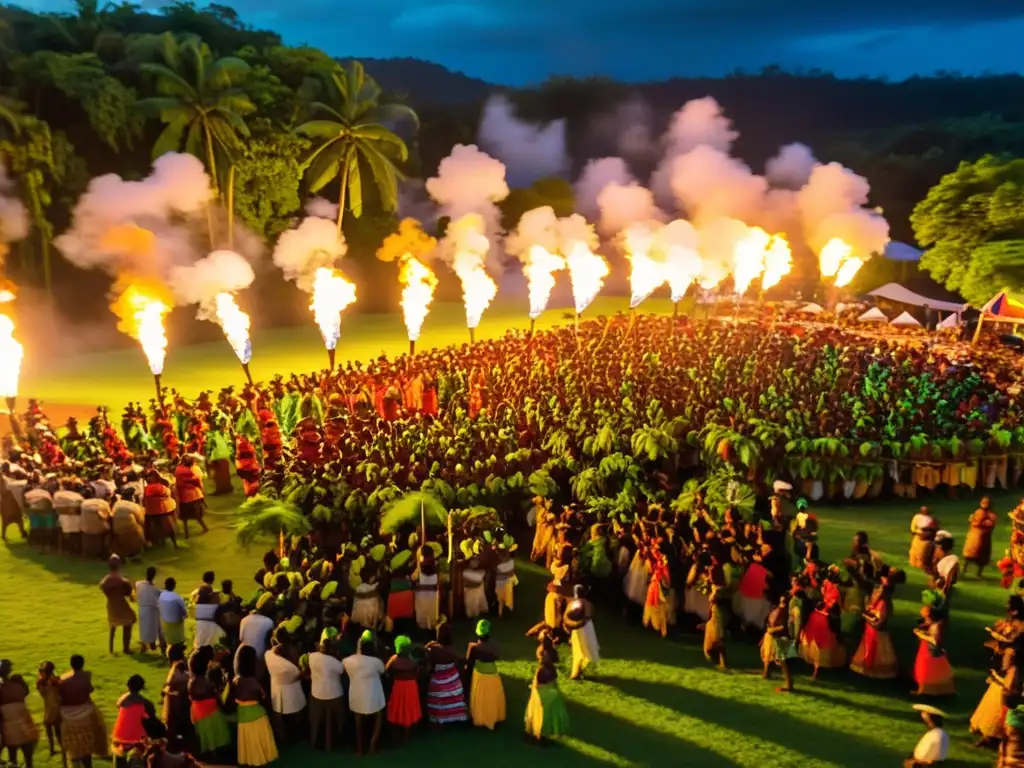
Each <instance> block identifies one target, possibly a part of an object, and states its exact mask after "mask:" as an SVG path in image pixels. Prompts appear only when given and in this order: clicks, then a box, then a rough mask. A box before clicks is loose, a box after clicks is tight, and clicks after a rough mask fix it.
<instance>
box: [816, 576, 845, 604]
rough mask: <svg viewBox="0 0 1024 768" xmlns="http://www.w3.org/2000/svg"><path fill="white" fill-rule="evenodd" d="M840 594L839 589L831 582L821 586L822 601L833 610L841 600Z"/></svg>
mask: <svg viewBox="0 0 1024 768" xmlns="http://www.w3.org/2000/svg"><path fill="white" fill-rule="evenodd" d="M841 597H842V596H841V595H840V594H839V587H838V586H836V585H835V584H833V583H832V582H831V581H826V582H825V583H824V584H822V585H821V599H822V602H824V603H825V606H826V607H828V608H831V607H832V606H833V605H835V604H836V603H838V602H839V601H840V599H841Z"/></svg>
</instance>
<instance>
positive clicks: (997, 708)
mask: <svg viewBox="0 0 1024 768" xmlns="http://www.w3.org/2000/svg"><path fill="white" fill-rule="evenodd" d="M1005 720H1006V707H1004V706H1003V689H1002V688H1001V687H1000V686H999V685H998V684H997V683H989V685H988V690H987V691H985V695H984V696H982V697H981V702H980V703H979V704H978V708H977V709H976V710H974V714H973V715H971V732H972V733H977V734H979V735H981V736H983V737H985V738H986V739H1002V738H1003V733H1004V732H1005V728H1004V727H1003V722H1004V721H1005Z"/></svg>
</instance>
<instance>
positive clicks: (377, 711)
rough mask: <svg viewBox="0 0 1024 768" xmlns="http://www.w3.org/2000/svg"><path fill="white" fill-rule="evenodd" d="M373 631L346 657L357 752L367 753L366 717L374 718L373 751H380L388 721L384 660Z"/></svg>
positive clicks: (371, 744) (371, 748) (345, 663)
mask: <svg viewBox="0 0 1024 768" xmlns="http://www.w3.org/2000/svg"><path fill="white" fill-rule="evenodd" d="M373 645H374V639H373V632H371V631H370V630H366V631H365V632H363V634H362V636H361V637H360V638H359V645H358V647H357V649H356V652H355V653H354V654H352V655H351V656H346V657H345V659H344V661H343V662H342V663H343V664H344V665H345V674H347V675H348V679H349V686H348V703H349V708H350V709H351V710H352V712H354V713H355V716H356V754H357V755H359V756H362V754H363V739H364V737H365V735H366V734H365V731H366V725H365V723H366V719H367V718H372V720H373V735H372V736H370V754H371V755H372V754H375V753H376V752H377V742H378V741H380V731H381V727H382V725H383V723H384V708H385V707H386V706H387V704H388V702H387V699H386V698H385V697H384V675H385V673H386V669H385V667H384V662H383V661H381V660H380V659H378V658H377V657H376V656H374V655H373Z"/></svg>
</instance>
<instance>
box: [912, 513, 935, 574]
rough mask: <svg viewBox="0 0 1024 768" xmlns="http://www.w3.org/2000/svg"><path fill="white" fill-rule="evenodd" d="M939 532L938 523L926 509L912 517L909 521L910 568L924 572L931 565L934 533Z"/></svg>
mask: <svg viewBox="0 0 1024 768" xmlns="http://www.w3.org/2000/svg"><path fill="white" fill-rule="evenodd" d="M938 530H939V521H938V520H936V519H935V518H934V517H932V515H931V513H929V511H928V507H921V510H920V511H919V512H918V513H917V514H916V515H914V518H913V519H912V520H911V521H910V533H911V540H910V555H909V559H910V567H911V568H919V569H921V570H926V569H928V568H930V567H931V565H932V553H933V552H934V546H935V545H934V541H935V533H936V532H937V531H938Z"/></svg>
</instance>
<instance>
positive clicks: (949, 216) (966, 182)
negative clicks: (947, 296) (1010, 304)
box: [911, 155, 1024, 304]
mask: <svg viewBox="0 0 1024 768" xmlns="http://www.w3.org/2000/svg"><path fill="white" fill-rule="evenodd" d="M911 223H912V224H913V225H914V233H915V234H916V236H917V240H918V242H919V243H920V244H921V245H923V246H925V247H926V248H927V249H928V250H927V251H925V254H924V256H923V257H922V258H921V266H922V268H924V269H926V270H928V271H929V272H930V273H931V274H932V276H933V277H934V278H935V279H936V280H939V281H940V282H942V283H944V284H945V286H946V287H947V288H949V289H951V290H954V291H960V292H961V293H962V295H963V297H964V298H965V299H967V300H968V301H970V302H972V303H976V304H981V303H984V302H985V301H987V300H988V299H990V298H992V296H993V295H994V294H995V293H996V292H997V291H1000V290H1002V289H1003V288H1011V289H1020V288H1022V287H1024V263H1022V259H1021V253H1022V251H1024V159H1014V160H1009V161H1006V160H1002V159H999V158H996V157H993V156H991V155H990V156H987V157H983V158H982V159H981V160H978V161H977V162H975V163H961V164H960V167H959V168H957V169H956V170H955V171H954V172H953V173H950V174H947V175H945V176H943V177H942V180H941V181H939V183H938V184H936V185H935V186H934V187H932V189H931V190H930V191H929V192H928V196H927V197H926V198H925V199H924V200H922V201H921V202H920V203H918V205H917V207H916V208H915V209H914V214H913V216H912V217H911Z"/></svg>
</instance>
